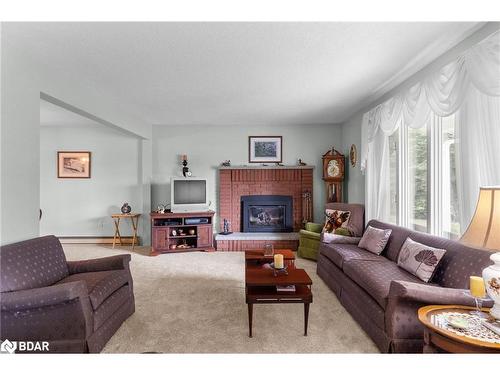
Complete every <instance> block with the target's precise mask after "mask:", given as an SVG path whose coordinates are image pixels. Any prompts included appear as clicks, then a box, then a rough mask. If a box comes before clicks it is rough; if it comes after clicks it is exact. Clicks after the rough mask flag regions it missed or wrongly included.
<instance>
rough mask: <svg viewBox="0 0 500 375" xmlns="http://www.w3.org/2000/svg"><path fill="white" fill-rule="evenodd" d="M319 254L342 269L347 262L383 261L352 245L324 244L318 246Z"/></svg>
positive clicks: (383, 259) (377, 256)
mask: <svg viewBox="0 0 500 375" xmlns="http://www.w3.org/2000/svg"><path fill="white" fill-rule="evenodd" d="M320 253H321V254H323V255H324V256H325V257H326V258H328V259H329V260H331V261H332V262H333V263H334V264H335V265H336V266H337V267H339V268H342V267H343V265H344V263H345V262H346V261H349V260H353V259H357V260H371V261H385V260H387V259H385V258H384V257H381V256H379V255H375V254H373V253H370V252H369V251H366V250H363V249H360V248H359V247H357V246H356V245H352V244H338V243H337V244H325V243H322V244H321V246H320Z"/></svg>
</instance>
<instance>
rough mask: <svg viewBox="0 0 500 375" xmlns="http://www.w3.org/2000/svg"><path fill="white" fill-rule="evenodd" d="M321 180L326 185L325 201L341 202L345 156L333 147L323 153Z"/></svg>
mask: <svg viewBox="0 0 500 375" xmlns="http://www.w3.org/2000/svg"><path fill="white" fill-rule="evenodd" d="M322 159H323V180H324V181H325V185H326V203H332V202H342V186H343V182H344V172H345V156H344V155H342V154H341V153H340V152H338V151H337V150H335V149H334V148H333V147H332V149H331V150H328V151H327V152H326V153H325V154H324V155H323V158H322Z"/></svg>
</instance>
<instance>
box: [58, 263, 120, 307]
mask: <svg viewBox="0 0 500 375" xmlns="http://www.w3.org/2000/svg"><path fill="white" fill-rule="evenodd" d="M74 281H80V282H82V281H83V282H84V284H85V285H86V287H87V291H88V294H89V297H90V302H91V303H92V308H93V309H94V310H97V308H98V307H99V306H100V305H101V303H103V301H104V300H105V299H106V298H108V297H109V296H110V295H111V294H113V293H114V292H115V291H116V290H118V289H120V287H122V286H123V285H125V284H127V283H128V282H129V271H128V270H111V271H98V272H84V273H75V274H72V275H70V276H68V277H66V278H64V279H62V280H61V281H59V282H58V284H65V283H72V282H74Z"/></svg>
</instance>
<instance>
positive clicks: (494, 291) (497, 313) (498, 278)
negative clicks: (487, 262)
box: [483, 253, 500, 320]
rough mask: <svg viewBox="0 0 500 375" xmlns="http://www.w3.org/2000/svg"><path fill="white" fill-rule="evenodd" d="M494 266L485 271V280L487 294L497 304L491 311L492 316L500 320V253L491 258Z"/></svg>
mask: <svg viewBox="0 0 500 375" xmlns="http://www.w3.org/2000/svg"><path fill="white" fill-rule="evenodd" d="M490 259H491V260H492V261H493V264H492V265H491V266H489V267H486V268H485V269H484V270H483V279H484V283H485V284H486V292H487V293H488V295H489V296H490V298H491V299H492V300H493V301H494V302H495V304H494V305H493V307H492V308H491V310H490V314H491V316H493V317H494V318H495V319H498V320H500V253H495V254H492V255H491V256H490Z"/></svg>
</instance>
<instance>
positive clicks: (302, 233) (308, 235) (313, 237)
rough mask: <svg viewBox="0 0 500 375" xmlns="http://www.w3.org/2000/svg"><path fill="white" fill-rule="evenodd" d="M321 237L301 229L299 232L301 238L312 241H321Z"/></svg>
mask: <svg viewBox="0 0 500 375" xmlns="http://www.w3.org/2000/svg"><path fill="white" fill-rule="evenodd" d="M320 237H321V233H316V232H310V231H308V230H305V229H301V230H300V232H299V238H309V239H311V240H317V241H319V240H320Z"/></svg>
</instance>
